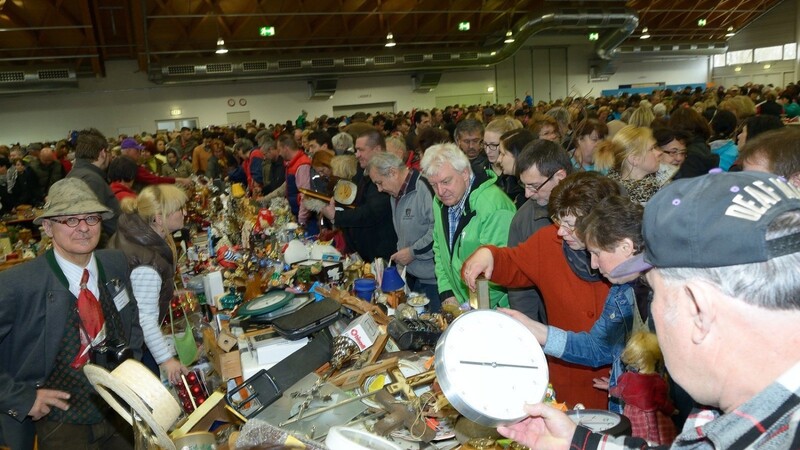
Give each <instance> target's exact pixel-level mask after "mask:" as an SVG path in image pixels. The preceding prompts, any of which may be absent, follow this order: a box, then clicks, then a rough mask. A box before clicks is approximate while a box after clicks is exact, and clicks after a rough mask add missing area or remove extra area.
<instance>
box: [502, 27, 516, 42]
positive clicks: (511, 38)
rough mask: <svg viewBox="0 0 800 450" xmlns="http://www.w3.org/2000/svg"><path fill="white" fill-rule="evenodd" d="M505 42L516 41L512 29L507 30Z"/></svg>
mask: <svg viewBox="0 0 800 450" xmlns="http://www.w3.org/2000/svg"><path fill="white" fill-rule="evenodd" d="M503 42H505V43H506V44H510V43H512V42H514V34H513V33H512V32H511V30H508V31H506V38H505V40H504V41H503Z"/></svg>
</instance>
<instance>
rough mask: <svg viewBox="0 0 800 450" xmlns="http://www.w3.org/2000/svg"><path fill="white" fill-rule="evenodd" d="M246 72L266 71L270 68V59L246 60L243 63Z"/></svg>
mask: <svg viewBox="0 0 800 450" xmlns="http://www.w3.org/2000/svg"><path fill="white" fill-rule="evenodd" d="M242 70H244V71H245V72H266V71H268V70H269V61H246V62H244V63H242Z"/></svg>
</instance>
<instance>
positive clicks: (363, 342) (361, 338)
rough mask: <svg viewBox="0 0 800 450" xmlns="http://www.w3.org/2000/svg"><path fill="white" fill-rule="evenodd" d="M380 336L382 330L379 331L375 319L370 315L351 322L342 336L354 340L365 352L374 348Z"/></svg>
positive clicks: (363, 315) (364, 315)
mask: <svg viewBox="0 0 800 450" xmlns="http://www.w3.org/2000/svg"><path fill="white" fill-rule="evenodd" d="M380 334H381V330H379V329H378V324H377V323H375V319H373V318H372V316H371V315H369V314H362V315H361V316H359V317H357V318H356V319H355V320H353V321H352V322H350V325H348V326H347V328H345V329H344V331H343V332H342V334H341V335H342V336H347V337H349V338H350V339H352V340H353V342H355V343H356V345H358V348H359V349H361V351H364V350H366V349H368V348H370V347H372V344H374V343H375V340H376V339H378V336H380Z"/></svg>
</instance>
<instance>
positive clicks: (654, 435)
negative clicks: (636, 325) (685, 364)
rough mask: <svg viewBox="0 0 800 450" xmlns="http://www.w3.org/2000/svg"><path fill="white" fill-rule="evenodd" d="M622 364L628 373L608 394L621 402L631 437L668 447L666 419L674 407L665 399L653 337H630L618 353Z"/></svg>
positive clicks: (670, 436) (670, 432)
mask: <svg viewBox="0 0 800 450" xmlns="http://www.w3.org/2000/svg"><path fill="white" fill-rule="evenodd" d="M622 362H624V363H625V364H626V365H627V368H628V371H627V372H625V373H623V374H622V375H621V376H620V377H619V381H618V383H617V386H615V387H613V388H612V389H611V391H610V394H611V395H613V396H614V397H617V398H619V399H621V400H622V401H623V402H625V407H624V409H623V412H624V414H625V416H626V417H628V419H630V421H631V431H632V434H633V436H637V437H640V438H643V439H646V440H647V441H648V442H650V443H652V444H658V445H668V444H671V443H672V441H673V440H674V439H675V435H676V430H675V425H674V424H673V423H672V420H671V419H670V416H671V415H672V414H673V413H674V412H675V407H674V406H673V405H672V402H671V401H670V399H669V388H668V386H667V381H666V380H665V379H664V377H662V376H661V374H660V373H659V371H658V369H659V367H660V366H661V363H662V356H661V349H660V348H659V347H658V340H657V339H656V335H655V334H653V333H648V332H638V333H634V334H633V335H632V336H631V337H630V339H629V340H628V343H627V344H626V345H625V350H624V351H623V352H622Z"/></svg>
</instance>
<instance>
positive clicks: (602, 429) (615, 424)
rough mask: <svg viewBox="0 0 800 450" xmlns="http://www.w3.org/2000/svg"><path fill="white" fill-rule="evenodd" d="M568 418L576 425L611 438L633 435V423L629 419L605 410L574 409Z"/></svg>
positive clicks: (568, 414) (568, 413)
mask: <svg viewBox="0 0 800 450" xmlns="http://www.w3.org/2000/svg"><path fill="white" fill-rule="evenodd" d="M567 416H569V418H570V419H572V421H573V422H575V424H576V425H581V426H584V427H586V428H588V429H590V430H592V431H594V432H596V433H603V434H608V435H611V436H623V435H629V434H631V421H630V420H628V418H627V417H625V416H623V415H621V414H617V413H615V412H611V411H606V410H604V409H573V410H570V411H567Z"/></svg>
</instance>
